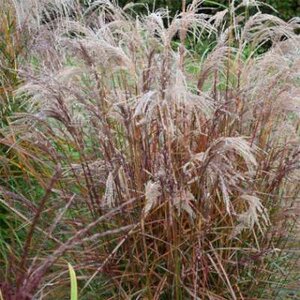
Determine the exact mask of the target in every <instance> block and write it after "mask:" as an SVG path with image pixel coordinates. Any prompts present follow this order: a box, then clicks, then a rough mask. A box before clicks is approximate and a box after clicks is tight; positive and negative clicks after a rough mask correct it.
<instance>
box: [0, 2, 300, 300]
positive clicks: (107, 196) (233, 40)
mask: <svg viewBox="0 0 300 300" xmlns="http://www.w3.org/2000/svg"><path fill="white" fill-rule="evenodd" d="M201 4H202V1H193V3H192V4H190V5H188V6H187V7H184V9H183V11H182V12H181V13H179V14H177V15H176V16H175V17H174V18H172V19H171V18H170V17H169V15H168V10H164V9H160V10H158V11H154V12H149V13H148V14H146V15H139V16H137V15H135V14H134V7H132V6H130V5H128V6H127V7H125V8H124V9H121V8H120V7H118V6H117V5H116V4H115V3H113V2H110V1H104V0H101V1H94V2H93V3H92V4H91V5H90V6H89V8H88V10H87V11H85V12H84V13H81V14H80V17H78V18H75V17H74V18H70V17H66V18H65V19H64V18H59V20H57V22H54V24H51V28H50V29H47V30H48V34H49V35H51V38H52V39H53V40H54V43H53V44H52V46H51V45H48V47H51V49H48V50H49V52H47V53H49V55H51V59H50V57H48V59H47V58H45V53H44V52H42V51H41V53H39V51H38V50H35V52H34V54H35V56H36V57H37V60H38V61H39V63H38V64H34V65H33V66H32V67H30V66H27V67H26V72H25V71H24V73H23V74H24V80H25V81H26V83H25V84H24V85H23V86H22V87H21V88H20V89H19V90H18V91H17V94H18V95H26V99H28V100H26V101H27V105H28V107H29V108H28V112H27V113H26V114H22V115H20V114H19V115H16V116H15V117H14V119H13V122H12V124H11V125H10V127H7V128H2V130H1V132H2V134H3V135H4V138H2V139H1V143H2V144H4V145H6V146H8V147H10V149H13V151H17V152H19V153H22V155H23V156H24V160H26V162H27V163H26V164H25V166H24V168H25V169H26V167H28V168H27V172H28V176H29V177H30V178H32V180H35V182H36V183H37V185H38V186H39V187H40V188H42V189H43V190H44V194H43V196H41V197H40V198H39V199H36V201H33V203H32V207H29V206H28V205H27V206H26V203H27V202H26V201H23V202H22V201H19V203H18V204H17V205H16V206H15V205H14V204H13V203H14V202H13V201H15V199H13V196H11V197H9V194H7V192H6V194H5V195H6V196H5V197H6V198H7V202H6V203H7V206H8V207H10V209H11V210H13V211H18V213H20V214H22V215H24V217H26V220H29V222H28V223H27V231H26V232H27V236H26V238H25V241H24V244H23V249H22V255H20V257H19V258H18V262H17V266H18V267H17V268H14V269H13V270H14V276H7V277H6V278H5V284H3V288H2V290H3V291H2V294H4V297H7V299H18V300H23V299H32V297H35V298H37V299H38V298H39V297H44V298H45V299H53V298H54V297H56V298H57V297H66V294H65V293H67V292H68V291H69V289H66V288H65V287H66V286H68V285H69V281H68V270H67V262H70V263H71V264H72V266H73V267H74V269H75V270H76V275H77V280H78V287H79V292H80V293H79V298H80V297H81V298H80V299H250V298H251V297H252V298H251V299H262V298H264V299H275V298H274V297H276V293H277V286H278V284H279V283H280V282H282V280H283V278H284V279H285V278H286V274H285V272H284V271H283V270H282V261H283V260H284V257H286V250H287V249H286V248H285V247H286V246H285V245H286V240H285V237H286V236H288V233H289V231H290V228H291V226H292V224H293V218H292V217H293V214H291V211H290V210H289V209H288V208H287V207H292V205H293V202H294V201H295V200H296V199H297V197H299V185H297V182H298V181H299V156H300V148H299V107H300V106H299V105H300V103H299V75H300V74H299V67H300V60H299V58H300V56H299V50H300V49H299V48H300V47H299V46H300V45H299V37H298V36H297V35H296V34H295V30H296V28H299V20H298V19H293V20H291V21H290V22H284V21H283V20H281V19H279V18H277V17H274V16H271V15H266V14H263V13H260V11H259V7H258V3H256V2H255V1H243V3H241V4H236V5H234V2H233V3H232V5H231V6H230V7H229V8H228V9H226V10H224V11H222V12H218V13H217V14H215V15H207V14H205V13H202V12H201ZM250 6H251V7H252V6H253V7H254V8H255V9H257V10H258V11H257V13H255V14H253V15H251V16H249V15H248V13H247V11H248V9H250ZM253 7H252V8H253ZM41 26H46V25H41ZM40 30H46V29H45V28H40ZM36 34H37V35H38V33H36ZM187 37H189V38H191V37H192V39H194V41H196V42H197V43H201V41H202V40H203V39H212V40H213V41H214V42H213V45H214V46H213V48H212V50H211V51H204V54H203V55H202V56H200V55H199V54H198V53H197V52H195V51H194V50H193V48H189V50H188V47H187V45H186V43H187ZM42 38H43V37H41V36H38V37H37V40H42ZM266 45H267V46H266ZM37 49H38V48H37ZM259 53H262V54H259ZM43 60H45V61H47V63H45V64H43ZM11 128H13V133H11ZM0 193H1V194H3V193H5V192H4V191H2V190H0ZM11 198H12V199H11ZM284 263H285V262H284ZM285 268H286V269H287V267H285ZM1 276H2V275H1ZM11 278H15V280H11ZM44 298H43V299H44ZM5 299H6V298H5Z"/></svg>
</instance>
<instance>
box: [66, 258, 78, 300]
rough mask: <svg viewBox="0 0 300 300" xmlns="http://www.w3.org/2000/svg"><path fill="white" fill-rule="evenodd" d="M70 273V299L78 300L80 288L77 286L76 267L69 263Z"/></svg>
mask: <svg viewBox="0 0 300 300" xmlns="http://www.w3.org/2000/svg"><path fill="white" fill-rule="evenodd" d="M68 267H69V274H70V282H71V289H70V291H71V298H70V300H78V288H77V277H76V273H75V270H74V268H73V267H72V265H71V264H68Z"/></svg>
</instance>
